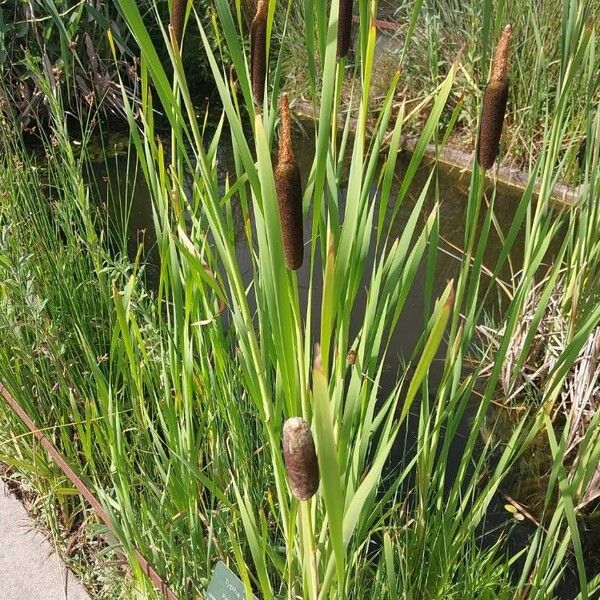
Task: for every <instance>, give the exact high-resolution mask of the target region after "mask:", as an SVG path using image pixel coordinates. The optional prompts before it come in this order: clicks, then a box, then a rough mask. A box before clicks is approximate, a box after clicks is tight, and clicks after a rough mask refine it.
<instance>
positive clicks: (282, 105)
mask: <svg viewBox="0 0 600 600" xmlns="http://www.w3.org/2000/svg"><path fill="white" fill-rule="evenodd" d="M279 115H280V119H281V124H280V131H279V150H278V154H277V166H276V167H275V189H276V190H277V201H278V203H279V220H280V223H281V235H282V238H283V251H284V255H285V263H286V265H287V267H288V269H292V270H294V271H295V270H296V269H299V268H300V267H301V266H302V261H303V258H304V235H303V228H302V182H301V179H300V169H299V168H298V165H297V164H296V160H295V159H294V149H293V147H292V123H291V120H292V119H291V116H290V107H289V103H288V97H287V95H286V94H282V95H281V99H280V101H279Z"/></svg>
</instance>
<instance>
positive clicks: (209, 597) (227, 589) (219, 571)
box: [206, 561, 256, 600]
mask: <svg viewBox="0 0 600 600" xmlns="http://www.w3.org/2000/svg"><path fill="white" fill-rule="evenodd" d="M252 598H253V600H256V598H255V597H254V596H252ZM206 600H246V592H245V591H244V584H243V583H242V582H241V580H240V578H239V577H238V576H237V575H235V574H234V573H233V572H232V571H231V569H229V568H228V567H227V565H225V564H224V563H222V562H221V561H219V562H218V563H217V566H216V567H215V570H214V573H213V576H212V579H211V580H210V585H209V586H208V591H207V592H206Z"/></svg>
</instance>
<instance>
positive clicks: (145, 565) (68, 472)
mask: <svg viewBox="0 0 600 600" xmlns="http://www.w3.org/2000/svg"><path fill="white" fill-rule="evenodd" d="M0 394H2V397H3V398H4V400H5V401H6V403H7V404H8V406H9V407H10V408H11V409H12V410H13V411H14V413H15V414H16V415H17V416H18V417H19V419H21V421H23V423H24V424H25V425H26V426H27V428H28V429H29V431H31V433H32V434H33V435H34V437H35V438H36V439H37V440H38V441H39V442H40V444H41V445H42V446H43V447H44V449H45V450H46V452H48V454H49V455H50V458H52V460H53V461H54V462H55V463H56V464H57V465H58V467H59V468H60V470H61V471H62V472H63V473H64V474H65V476H66V477H67V479H69V481H70V482H71V483H72V484H73V485H74V486H75V487H76V488H77V491H78V492H79V493H80V494H81V495H82V496H83V497H84V498H85V500H86V501H87V503H88V504H89V505H90V506H91V507H92V509H93V510H94V512H95V513H96V514H97V515H98V517H100V519H101V520H102V521H103V522H104V524H105V525H106V526H107V527H108V528H109V529H110V530H111V531H112V532H113V534H115V533H116V530H115V527H114V525H113V523H112V520H111V518H110V517H109V516H108V514H107V512H106V511H105V510H104V508H102V505H101V504H100V502H99V501H98V500H97V498H96V497H95V496H94V494H92V492H91V491H90V489H89V488H88V487H87V486H86V485H85V483H83V481H82V480H81V478H80V477H79V476H78V475H77V473H75V471H73V469H72V468H71V467H70V466H69V463H67V461H66V460H65V458H64V457H63V456H62V454H61V453H60V452H59V451H58V450H57V449H56V447H55V446H54V444H52V442H51V441H50V440H49V439H48V437H46V435H45V434H44V433H43V432H42V431H41V430H40V429H39V428H38V427H37V426H36V424H35V423H34V421H33V420H32V419H31V418H30V417H29V415H28V414H27V413H26V412H25V410H24V409H23V408H22V407H21V405H20V404H19V403H18V402H17V401H16V400H15V399H14V398H13V397H12V395H11V394H10V392H9V391H8V390H7V389H6V387H5V386H4V384H3V383H1V382H0ZM133 553H134V556H135V559H136V561H137V562H138V564H139V565H140V567H141V568H142V570H143V571H144V573H146V575H147V576H148V577H149V578H150V580H151V581H152V583H153V584H154V585H155V586H156V587H157V589H158V590H159V592H160V593H161V594H162V595H163V596H164V597H165V598H166V599H167V600H177V596H176V595H175V594H174V593H173V592H172V591H171V589H170V588H169V586H168V585H167V584H166V583H165V581H164V580H163V579H162V577H161V576H160V575H159V574H158V573H157V572H156V571H155V570H154V568H153V567H152V565H151V564H150V563H149V562H148V561H147V560H146V559H145V558H144V557H143V556H142V555H141V554H140V553H139V552H138V551H137V550H134V552H133Z"/></svg>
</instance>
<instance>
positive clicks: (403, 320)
mask: <svg viewBox="0 0 600 600" xmlns="http://www.w3.org/2000/svg"><path fill="white" fill-rule="evenodd" d="M306 129H307V130H310V129H311V126H310V125H309V126H308V127H307V128H306ZM294 147H295V153H296V157H297V161H298V164H299V167H300V171H301V173H302V177H303V181H304V182H305V180H306V177H307V175H308V172H309V169H310V166H311V164H312V156H313V151H314V143H313V140H312V139H310V137H309V136H308V135H303V134H300V133H299V132H296V135H295V140H294ZM231 156H232V153H231V147H230V145H229V143H228V141H227V139H226V138H223V143H222V144H221V146H220V147H219V150H218V161H219V164H220V165H222V168H223V171H224V172H225V171H226V170H230V171H233V165H232V161H231ZM408 160H409V157H408V156H404V155H401V156H400V157H399V160H398V166H397V173H396V177H395V181H394V193H397V192H398V189H399V186H400V184H401V182H402V177H403V174H404V172H405V171H406V168H407V166H408ZM131 164H132V163H131V160H130V159H128V158H127V156H125V155H121V156H117V157H116V158H114V159H108V160H105V161H104V162H102V163H98V164H97V165H96V166H95V168H94V173H93V178H92V179H93V181H94V185H95V186H97V194H98V197H100V198H103V199H104V198H107V199H110V198H123V197H130V198H131V207H130V213H129V220H128V229H127V235H128V238H129V247H130V252H131V254H132V256H134V255H135V253H136V252H137V248H138V243H139V241H140V240H141V239H143V240H144V246H145V248H146V258H147V261H148V266H147V270H148V271H147V272H148V281H149V283H150V285H151V286H152V285H156V282H157V280H158V274H159V269H160V266H159V261H158V255H157V252H156V249H155V248H154V247H153V246H154V244H155V236H154V233H153V227H154V226H153V221H152V210H151V206H150V194H149V192H148V189H147V188H146V185H145V183H144V182H143V180H142V176H141V174H138V175H137V176H134V172H133V170H132V167H131ZM431 168H432V167H431V165H424V166H423V167H422V168H421V169H420V170H419V171H418V172H417V174H416V177H415V179H414V181H413V183H412V185H411V188H410V190H409V192H408V195H407V197H406V199H405V201H404V203H403V206H402V207H401V209H400V211H399V215H398V218H397V219H396V222H395V224H394V227H393V229H392V233H393V235H398V236H399V235H400V234H401V232H402V228H403V226H404V223H405V222H406V220H407V218H408V216H409V215H410V212H411V210H412V208H413V206H414V204H415V202H416V201H417V199H418V197H419V195H420V193H421V190H422V189H423V187H424V185H425V183H426V181H427V179H428V177H429V175H430V173H431ZM436 185H437V189H438V190H439V198H440V200H441V204H440V237H441V239H442V240H443V245H442V248H443V250H444V251H443V252H441V253H439V256H438V263H437V271H436V277H435V289H434V297H437V295H439V293H441V291H442V290H443V288H444V287H445V285H446V283H447V281H448V280H450V279H453V278H455V277H456V275H457V273H458V269H459V266H460V257H459V250H458V249H459V248H461V247H462V245H463V243H464V242H463V237H464V221H465V211H466V203H467V193H468V189H469V185H470V173H469V172H462V171H460V170H459V169H458V168H456V167H448V166H444V165H442V164H440V165H438V168H437V180H434V181H433V183H432V186H431V190H430V194H429V198H428V200H427V202H426V204H425V207H424V211H423V223H424V222H425V218H426V215H427V214H429V211H430V210H431V208H432V207H433V203H434V193H433V190H434V189H435V186H436ZM492 191H493V187H492V186H490V189H489V190H487V192H486V195H487V196H488V197H489V196H490V195H491V193H492ZM520 199H521V194H520V192H519V191H518V190H515V189H514V188H512V187H508V186H505V185H499V186H498V187H497V189H496V199H495V217H496V219H497V224H498V227H499V228H500V230H501V231H502V232H503V233H504V234H505V233H507V232H508V229H509V227H510V225H511V223H512V220H513V217H514V213H515V210H516V208H517V205H518V202H519V201H520ZM340 201H341V202H342V203H343V202H344V199H343V198H342V199H341V200H340ZM122 211H123V207H122V206H120V205H118V203H116V204H115V203H112V204H111V203H110V200H109V214H110V215H111V217H112V218H114V219H119V220H122V219H123V214H122ZM309 222H310V218H306V219H305V223H309ZM307 237H308V230H307V231H306V235H305V239H306V238H307ZM240 238H242V239H243V235H240ZM502 247H503V241H502V238H501V236H500V235H499V234H498V232H497V231H495V230H494V229H492V232H491V234H490V239H489V243H488V245H487V249H486V253H485V260H484V264H485V265H487V266H489V267H490V268H493V266H494V265H495V262H496V259H497V258H498V256H499V253H500V251H501V249H502ZM522 253H523V239H517V241H516V243H515V246H514V248H513V251H512V257H513V259H514V260H515V261H516V262H517V264H518V262H519V258H520V257H521V256H522ZM238 259H239V262H240V267H241V270H242V272H243V273H244V274H245V275H246V278H247V279H249V277H251V272H252V266H251V262H250V257H249V255H248V251H247V249H246V247H245V246H244V244H243V243H240V245H239V247H238ZM309 268H310V265H309V261H308V260H305V263H304V265H303V266H302V268H301V269H300V270H299V271H298V277H299V287H300V290H301V293H302V290H304V298H303V302H304V306H306V290H307V287H308V281H309ZM317 269H320V265H319V264H318V265H317ZM369 275H370V273H369V272H368V271H367V273H366V276H365V277H366V278H368V276H369ZM507 275H508V274H507V273H506V272H505V273H504V274H503V275H502V276H507ZM317 279H319V278H317ZM365 281H366V279H365ZM484 283H487V282H485V281H484ZM363 290H364V287H363ZM320 292H321V289H320V288H319V284H318V283H317V286H316V291H315V294H314V297H315V298H316V301H317V302H320V296H321V294H320ZM365 307H366V293H365V292H364V291H363V292H361V293H359V296H358V298H357V301H356V305H355V308H354V313H353V314H354V317H353V325H354V326H355V327H356V328H358V326H359V325H360V324H361V323H362V319H363V317H364V312H365ZM487 308H488V309H489V311H490V312H494V311H497V310H499V306H498V298H497V297H494V298H489V299H488V301H487ZM313 312H314V313H315V315H314V318H315V319H316V321H315V323H314V327H313V331H318V319H319V313H320V311H319V310H314V311H313ZM425 318H426V315H425V268H424V266H423V267H422V268H421V269H420V270H419V273H418V275H417V278H416V280H415V283H414V285H413V287H412V289H411V291H410V295H409V298H408V300H407V302H406V305H405V308H404V311H403V313H402V315H401V317H400V321H399V323H398V326H397V327H396V330H395V332H394V334H393V337H392V341H391V344H390V349H391V350H390V352H389V353H388V356H387V359H386V363H385V365H384V374H383V377H382V381H381V396H382V397H385V396H386V395H387V394H388V393H389V392H390V391H391V390H392V388H393V386H394V385H395V383H396V381H397V375H398V371H399V368H400V366H401V363H402V360H403V359H408V358H409V357H410V356H411V353H412V350H413V348H414V347H415V345H416V343H417V341H418V339H419V336H420V335H421V333H422V331H423V324H424V321H425ZM443 352H444V349H443V348H442V349H441V350H440V356H443ZM440 376H441V360H440V361H439V362H438V363H434V365H433V367H432V369H431V375H430V377H431V385H432V388H433V389H434V388H435V386H436V385H437V383H438V381H439V378H440ZM418 410H419V407H418V405H417V404H416V403H415V406H414V407H413V410H412V412H413V414H417V415H418ZM415 421H416V419H413V421H412V423H413V424H412V425H411V424H410V421H409V425H408V431H407V432H404V433H403V434H402V436H400V437H401V438H402V440H401V443H399V444H398V445H397V447H396V448H395V449H394V451H393V456H392V458H391V461H390V462H391V464H399V463H400V462H401V461H402V459H403V457H404V456H405V455H406V449H407V443H408V445H409V446H410V445H411V444H413V443H414V440H415V434H416V429H415ZM469 426H470V424H469V419H468V417H467V418H466V419H465V420H464V423H463V427H462V429H463V432H462V433H465V434H466V432H467V431H468V428H469ZM464 437H465V436H464V435H461V432H460V431H459V434H458V435H457V436H456V443H455V448H453V451H452V452H451V456H454V457H455V458H454V461H455V462H454V464H453V465H449V466H450V471H452V469H457V468H458V466H459V463H460V457H461V455H462V449H463V447H462V445H461V439H464ZM451 477H452V476H451V475H450V477H449V478H450V479H451ZM503 506H504V501H503V499H502V497H501V496H500V495H498V497H497V498H496V499H495V501H494V502H493V503H492V507H491V511H490V513H489V514H488V516H487V518H486V524H485V526H484V531H482V535H483V538H484V540H488V539H489V541H490V542H493V541H494V540H495V539H497V536H498V535H500V531H502V532H503V533H504V534H508V533H509V530H510V534H509V542H508V544H509V546H510V550H511V552H515V551H516V550H517V549H519V548H522V547H523V546H524V545H525V544H527V539H528V536H529V535H530V534H531V532H532V528H531V526H530V525H529V524H528V523H524V524H520V525H518V527H517V526H515V522H514V519H512V518H511V516H510V515H509V514H508V513H507V511H506V510H505V509H504V507H503ZM511 521H512V524H511V526H510V527H509V528H508V529H506V528H505V527H503V524H505V523H510V522H511ZM575 582H576V579H575V580H572V579H570V578H569V577H568V578H567V579H566V580H565V582H564V585H563V590H562V591H561V597H563V598H569V597H572V594H571V592H572V591H573V590H574V589H576V588H577V586H576V585H575Z"/></svg>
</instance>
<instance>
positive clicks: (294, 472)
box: [283, 417, 319, 500]
mask: <svg viewBox="0 0 600 600" xmlns="http://www.w3.org/2000/svg"><path fill="white" fill-rule="evenodd" d="M283 459H284V461H285V469H286V471H287V476H288V481H289V484H290V488H291V490H292V494H294V496H296V498H298V500H309V499H310V498H312V497H313V496H314V495H315V494H316V492H317V489H318V488H319V464H318V462H317V453H316V452H315V443H314V441H313V436H312V432H311V430H310V427H309V425H308V423H307V422H306V421H305V420H304V419H303V418H301V417H292V418H291V419H288V420H287V421H286V422H285V423H284V424H283Z"/></svg>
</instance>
